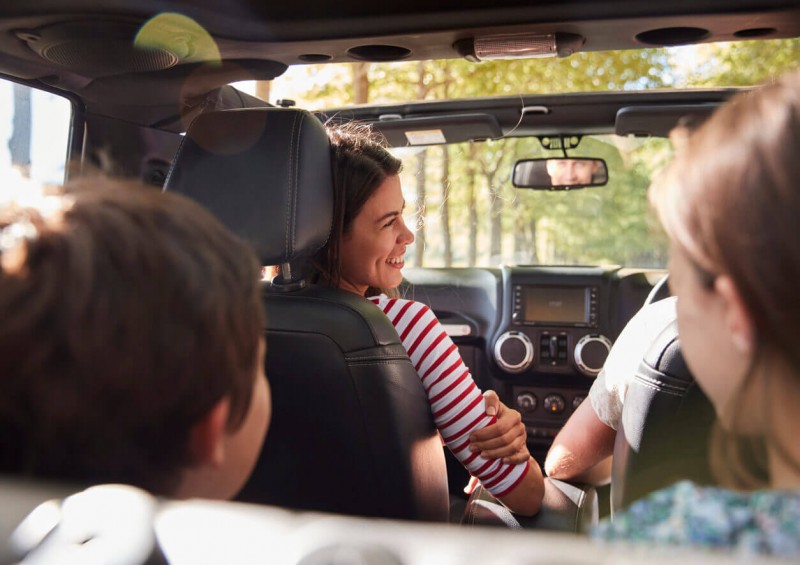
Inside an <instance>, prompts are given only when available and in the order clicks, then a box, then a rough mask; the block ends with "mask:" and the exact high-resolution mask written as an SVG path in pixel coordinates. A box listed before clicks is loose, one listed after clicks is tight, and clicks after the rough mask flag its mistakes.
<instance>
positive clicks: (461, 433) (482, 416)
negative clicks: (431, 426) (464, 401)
mask: <svg viewBox="0 0 800 565" xmlns="http://www.w3.org/2000/svg"><path fill="white" fill-rule="evenodd" d="M482 398H483V397H482V396H481V397H480V398H478V400H481V399H482ZM476 404H477V402H474V403H473V406H475V405H476ZM465 412H468V410H467V411H465ZM485 417H486V414H481V415H479V416H478V417H477V418H475V419H474V420H473V421H472V422H470V423H469V424H467V425H466V426H464V427H463V428H461V429H460V430H459V431H457V432H456V433H454V434H453V435H451V436H448V437H446V438H444V441H446V442H447V443H450V442H451V441H453V440H455V439H458V438H459V437H461V436H463V435H464V434H465V433H467V432H468V431H469V430H471V429H472V428H473V427H474V426H475V425H476V424H477V423H478V422H480V421H481V420H482V419H483V418H485ZM457 419H458V418H453V419H452V420H450V422H455V421H456V420H457ZM444 428H445V426H442V427H440V428H439V430H443V429H444Z"/></svg>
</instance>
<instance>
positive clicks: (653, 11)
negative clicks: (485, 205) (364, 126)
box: [0, 0, 800, 130]
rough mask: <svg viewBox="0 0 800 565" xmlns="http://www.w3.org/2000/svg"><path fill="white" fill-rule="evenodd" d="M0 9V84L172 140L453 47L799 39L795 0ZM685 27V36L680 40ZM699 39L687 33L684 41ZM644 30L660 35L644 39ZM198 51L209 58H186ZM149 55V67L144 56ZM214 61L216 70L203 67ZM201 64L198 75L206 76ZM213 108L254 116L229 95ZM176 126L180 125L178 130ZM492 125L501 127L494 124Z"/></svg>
mask: <svg viewBox="0 0 800 565" xmlns="http://www.w3.org/2000/svg"><path fill="white" fill-rule="evenodd" d="M3 4H4V5H3V6H2V8H0V73H2V74H5V75H7V76H9V77H15V78H18V79H22V80H25V81H27V82H30V83H33V84H39V85H41V86H45V87H48V88H51V89H55V90H61V91H66V92H70V93H74V94H75V95H76V96H77V97H78V98H80V100H81V101H82V102H83V104H84V105H85V107H86V110H87V112H89V113H92V114H97V115H101V116H109V117H114V118H118V119H123V120H126V121H130V122H133V123H137V124H142V125H154V124H160V125H161V127H165V128H166V129H173V130H178V129H180V128H181V127H182V126H181V120H180V119H179V118H180V117H184V118H185V117H186V115H187V114H190V113H191V112H192V111H193V110H196V109H198V108H200V107H204V106H205V105H207V102H208V101H207V99H206V94H207V93H208V92H209V91H215V89H218V88H219V87H221V86H223V85H225V84H228V83H230V82H235V81H237V80H247V79H257V80H269V79H271V78H274V77H276V76H279V75H280V74H281V73H283V72H284V71H285V69H286V68H287V66H289V65H296V64H304V63H308V62H315V63H322V62H334V63H341V62H355V61H358V60H362V61H363V60H368V61H369V60H429V59H448V58H457V57H460V56H461V55H460V54H459V52H458V50H457V48H456V47H455V45H456V42H457V41H459V40H465V39H469V38H474V37H480V36H485V35H495V34H517V33H562V34H574V35H577V36H580V37H581V38H582V41H583V44H582V46H581V47H580V49H581V50H583V51H601V50H609V49H635V48H642V47H647V46H651V44H648V43H646V42H643V39H642V38H643V36H642V35H641V34H642V33H646V32H651V37H653V38H654V39H653V41H655V42H656V43H667V44H669V43H676V42H677V43H682V42H685V41H687V39H686V37H689V36H691V35H694V36H695V37H696V38H697V39H696V41H697V42H708V41H724V40H734V39H740V38H746V37H760V38H785V37H797V36H800V3H798V2H797V1H796V0H792V1H788V0H766V1H764V0H761V1H759V0H726V1H725V2H720V1H718V0H667V1H662V0H650V1H648V2H642V1H640V0H616V1H609V2H598V1H596V0H572V1H570V0H549V1H535V0H528V1H524V0H492V1H491V3H490V4H491V5H490V6H487V5H486V4H487V3H486V2H485V1H484V2H477V1H475V0H446V1H438V2H432V1H430V0H429V1H427V2H422V1H418V0H407V1H405V2H402V3H393V2H375V1H374V0H370V1H366V0H350V1H348V2H341V3H333V2H330V0H312V1H308V0H306V1H304V2H273V1H270V0H193V1H181V0H169V1H167V0H36V2H4V3H3ZM163 14H181V15H183V16H187V17H188V18H191V20H188V21H191V22H192V25H193V26H194V27H191V26H190V27H186V26H183V27H181V25H183V24H181V25H178V26H177V27H176V24H175V20H174V19H173V20H169V21H168V22H167V24H166V27H165V26H164V25H162V28H163V29H165V30H166V31H163V29H162V31H163V33H162V38H163V37H167V40H166V43H161V44H159V45H161V47H160V50H156V51H158V52H148V53H147V54H146V56H145V57H142V56H141V51H140V50H138V49H136V48H135V47H134V46H133V41H134V38H135V37H136V36H137V33H138V32H139V30H140V29H141V28H142V26H143V25H144V24H145V23H146V22H148V21H152V18H154V17H156V16H159V15H162V16H161V18H160V19H159V20H155V21H160V22H163V21H164V18H165V16H163ZM687 28H692V29H693V30H694V31H691V30H690V33H689V36H687V35H686V33H687ZM698 28H699V30H700V31H697V30H698ZM654 30H661V31H656V32H655V33H652V32H654ZM204 42H205V44H211V45H212V47H213V49H211V50H207V49H206V50H204V49H201V48H198V45H200V46H201V47H202V46H203V44H204ZM156 55H157V56H156ZM217 56H219V60H215V59H217ZM209 63H212V64H209ZM215 92H216V96H217V97H216V99H215V103H216V105H217V106H218V107H235V106H240V105H254V104H258V102H256V101H255V99H252V98H250V97H247V96H246V95H240V94H238V93H237V94H232V93H231V92H230V89H227V90H223V91H221V93H220V91H218V90H217V91H215ZM184 121H185V120H184ZM501 127H502V126H501Z"/></svg>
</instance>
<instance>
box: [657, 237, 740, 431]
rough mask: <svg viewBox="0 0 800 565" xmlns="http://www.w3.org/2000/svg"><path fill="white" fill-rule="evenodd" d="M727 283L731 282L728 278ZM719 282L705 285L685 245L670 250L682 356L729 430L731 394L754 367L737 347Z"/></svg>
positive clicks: (727, 305) (670, 276)
mask: <svg viewBox="0 0 800 565" xmlns="http://www.w3.org/2000/svg"><path fill="white" fill-rule="evenodd" d="M728 280H730V279H729V278H728ZM719 282H720V281H719V278H717V279H715V280H714V283H712V284H711V287H710V288H709V287H708V286H704V285H703V284H702V282H701V275H700V274H699V271H698V269H697V267H696V266H695V265H694V263H693V262H692V261H691V260H690V259H689V257H688V256H687V255H686V253H685V251H683V250H682V249H681V248H680V246H678V245H672V247H671V250H670V265H669V286H670V289H671V291H672V294H674V295H675V296H677V297H678V301H677V315H678V333H679V336H680V340H681V351H682V353H683V357H684V359H685V360H686V364H687V365H688V367H689V369H691V371H692V374H693V375H694V377H695V379H696V380H697V383H698V384H699V385H700V388H702V389H703V391H704V392H705V393H706V395H707V396H708V398H709V400H711V402H712V404H713V405H714V408H715V410H716V412H717V414H718V415H719V416H720V418H721V421H722V423H723V424H724V425H730V423H731V420H730V418H731V416H732V415H733V414H732V410H733V409H734V407H733V406H730V405H729V404H730V400H731V397H732V394H733V393H735V392H736V391H737V390H738V388H739V387H740V386H741V384H742V381H743V379H744V376H745V374H746V372H747V370H748V368H749V365H750V357H749V354H748V352H746V351H743V350H742V348H741V347H737V345H736V338H735V336H734V335H733V333H732V331H731V318H730V317H731V315H732V313H731V309H730V308H731V305H730V303H729V300H728V297H727V296H725V293H724V291H723V292H722V293H721V292H720V285H719V284H718V283H719Z"/></svg>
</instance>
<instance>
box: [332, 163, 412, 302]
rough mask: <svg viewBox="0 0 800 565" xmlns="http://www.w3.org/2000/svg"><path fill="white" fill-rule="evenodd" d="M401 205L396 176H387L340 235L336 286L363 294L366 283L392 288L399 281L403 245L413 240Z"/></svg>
mask: <svg viewBox="0 0 800 565" xmlns="http://www.w3.org/2000/svg"><path fill="white" fill-rule="evenodd" d="M404 205H405V200H404V199H403V193H402V191H401V189H400V178H399V177H398V176H397V175H394V176H390V177H387V178H386V180H385V181H384V182H383V183H382V184H381V185H380V186H379V187H378V188H377V189H376V190H375V192H374V193H373V194H372V196H371V197H370V198H369V200H367V202H366V203H365V204H364V207H363V208H362V209H361V212H359V214H358V215H357V216H356V217H355V219H354V220H353V222H352V224H351V226H350V231H349V232H348V233H346V234H345V235H344V237H343V238H342V244H341V248H340V249H341V260H342V277H341V281H340V283H339V287H340V288H343V289H345V290H349V291H351V292H355V293H356V294H360V295H363V294H364V293H365V292H366V291H367V288H368V287H375V288H395V287H396V286H398V285H399V284H400V283H401V282H402V280H403V274H402V272H401V269H402V268H403V266H404V265H405V260H404V256H405V253H406V247H407V246H408V245H410V244H411V243H413V242H414V234H413V233H411V230H409V229H408V228H407V227H406V224H405V222H404V221H403V215H402V214H403V207H404Z"/></svg>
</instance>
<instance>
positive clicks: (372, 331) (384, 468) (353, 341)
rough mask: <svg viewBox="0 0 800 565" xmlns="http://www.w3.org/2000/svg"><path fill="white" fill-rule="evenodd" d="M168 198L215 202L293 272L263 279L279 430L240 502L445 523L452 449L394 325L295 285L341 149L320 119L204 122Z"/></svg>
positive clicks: (321, 231)
mask: <svg viewBox="0 0 800 565" xmlns="http://www.w3.org/2000/svg"><path fill="white" fill-rule="evenodd" d="M165 190H173V191H178V192H181V193H184V194H186V195H188V196H190V197H192V198H194V199H195V200H197V201H199V202H200V203H202V204H204V205H205V206H206V207H208V208H209V209H210V210H211V211H212V212H213V213H215V214H216V215H217V217H219V218H220V219H221V220H222V221H223V223H224V224H225V225H227V226H228V227H229V228H230V229H231V230H232V231H234V232H235V233H237V234H238V235H240V236H241V237H243V238H245V239H246V240H248V241H250V242H251V243H252V245H253V247H254V249H255V250H256V252H257V254H258V256H259V258H260V260H261V261H262V264H264V265H275V264H281V265H282V266H283V275H282V277H280V278H278V279H276V283H277V282H278V281H281V284H269V283H265V288H264V294H263V298H264V311H265V314H266V338H267V357H266V373H267V378H268V379H269V381H270V384H271V388H272V404H273V413H272V423H271V426H270V431H269V434H268V436H267V439H266V441H265V444H264V448H263V450H262V453H261V455H260V458H259V462H258V464H257V467H256V469H255V471H254V472H253V474H252V476H251V478H250V480H249V482H248V483H247V485H246V486H245V487H244V489H243V491H242V492H241V493H240V495H239V499H240V500H244V501H248V502H257V503H263V504H273V505H279V506H285V507H291V508H297V509H305V510H319V511H328V512H337V513H344V514H355V515H364V516H379V517H387V518H406V519H422V520H436V521H445V520H447V518H448V493H447V476H446V469H445V462H444V455H443V450H442V446H441V443H440V441H439V439H438V435H437V433H436V428H435V426H434V422H433V417H432V415H431V411H430V408H429V405H428V401H427V397H426V395H425V392H424V390H423V387H422V385H421V383H420V380H419V377H418V375H417V373H416V371H415V370H414V367H413V365H412V364H411V362H410V360H409V358H408V355H407V354H406V351H405V349H404V348H403V345H402V344H401V343H400V340H399V337H398V335H397V332H396V331H395V329H394V327H393V326H392V324H391V323H390V322H389V320H388V318H386V316H385V315H384V314H383V312H381V311H380V310H379V309H378V308H376V307H375V305H374V304H372V303H371V302H369V301H367V300H366V299H364V298H363V297H360V296H357V295H355V294H353V293H349V292H345V291H342V290H339V289H332V288H327V287H320V286H314V285H308V284H306V282H305V281H304V280H303V279H302V278H298V277H297V276H296V274H297V273H299V272H300V271H301V269H299V268H297V265H298V263H301V262H302V261H303V259H304V258H305V257H308V256H309V255H311V254H313V253H314V252H315V251H317V250H318V249H319V248H320V247H321V246H322V245H324V244H325V242H326V240H327V238H328V235H329V232H330V228H331V223H332V217H333V212H332V210H333V180H332V174H331V147H330V143H329V141H328V137H327V134H326V132H325V129H324V126H323V125H322V124H321V123H320V122H319V120H318V119H317V118H315V117H314V116H312V115H311V114H309V113H308V112H305V111H301V110H296V109H281V108H258V109H245V110H230V111H223V112H211V113H207V114H204V115H201V116H199V117H198V118H197V119H195V121H194V122H193V123H192V125H191V127H190V128H189V131H188V132H187V134H186V138H185V140H184V142H183V143H182V145H181V147H180V149H179V151H178V154H177V156H176V159H175V162H174V164H173V167H172V170H171V171H170V175H169V177H168V178H167V181H166V186H165ZM287 273H295V275H291V274H287ZM284 279H286V280H284Z"/></svg>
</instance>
